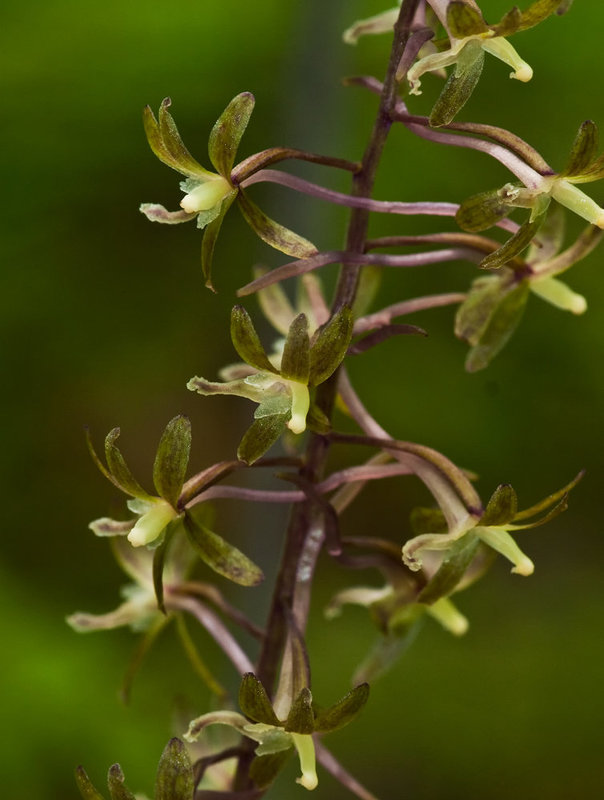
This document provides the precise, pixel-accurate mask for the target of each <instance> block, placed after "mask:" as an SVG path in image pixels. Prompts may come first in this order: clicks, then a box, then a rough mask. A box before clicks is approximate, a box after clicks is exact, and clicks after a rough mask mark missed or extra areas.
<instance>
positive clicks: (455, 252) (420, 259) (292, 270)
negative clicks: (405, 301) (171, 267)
mask: <svg viewBox="0 0 604 800" xmlns="http://www.w3.org/2000/svg"><path fill="white" fill-rule="evenodd" d="M482 257H483V256H482V255H481V254H479V253H478V252H477V251H476V250H474V249H473V248H470V247H449V248H444V249H443V250H429V251H428V252H426V253H410V254H409V255H387V254H383V253H350V252H346V251H345V250H330V251H328V252H326V253H317V255H316V256H311V257H310V258H299V259H297V260H296V261H288V263H287V264H283V265H282V266H280V267H275V269H273V270H271V271H270V272H265V273H264V275H261V276H260V277H259V278H256V279H255V280H253V281H251V282H250V283H247V284H246V285H245V286H242V287H241V289H239V290H238V291H237V296H238V297H245V296H246V295H248V294H253V293H254V292H257V291H258V290H259V289H264V288H266V287H267V286H271V285H272V284H273V283H277V282H279V281H284V280H285V279H286V278H293V277H296V276H297V275H303V274H304V273H305V272H310V271H311V270H314V269H319V267H324V266H326V265H327V264H338V263H342V264H362V265H363V266H366V265H368V264H375V265H376V266H378V267H423V266H425V265H426V264H439V263H441V262H443V261H466V260H467V261H472V262H474V263H478V262H479V261H480V260H481V259H482Z"/></svg>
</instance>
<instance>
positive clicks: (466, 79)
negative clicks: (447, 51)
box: [430, 39, 484, 128]
mask: <svg viewBox="0 0 604 800" xmlns="http://www.w3.org/2000/svg"><path fill="white" fill-rule="evenodd" d="M483 66H484V50H483V48H482V47H481V45H480V43H479V42H478V41H477V40H476V39H471V40H470V41H469V42H468V43H467V44H466V45H465V47H464V48H463V49H462V50H461V52H460V53H459V56H458V59H457V64H456V65H455V69H454V70H453V72H452V73H451V75H450V76H449V78H448V80H447V82H446V84H445V87H444V89H443V90H442V92H441V93H440V96H439V98H438V100H437V101H436V103H435V104H434V107H433V108H432V111H431V112H430V125H431V126H432V127H433V128H439V127H441V126H442V125H448V124H449V122H452V120H453V119H454V118H455V117H456V116H457V114H458V113H459V111H461V109H462V108H463V106H464V105H465V104H466V103H467V102H468V100H469V99H470V97H471V95H472V92H473V91H474V89H475V88H476V86H477V84H478V81H479V80H480V76H481V74H482V68H483Z"/></svg>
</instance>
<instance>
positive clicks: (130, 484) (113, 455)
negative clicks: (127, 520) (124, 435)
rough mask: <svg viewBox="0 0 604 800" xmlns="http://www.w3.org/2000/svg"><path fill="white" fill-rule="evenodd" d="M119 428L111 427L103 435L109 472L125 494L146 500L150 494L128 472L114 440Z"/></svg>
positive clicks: (118, 433)
mask: <svg viewBox="0 0 604 800" xmlns="http://www.w3.org/2000/svg"><path fill="white" fill-rule="evenodd" d="M119 435H120V429H119V428H113V430H111V431H109V433H108V434H107V436H106V437H105V458H106V459H107V466H108V467H109V472H110V473H111V474H112V475H113V477H114V478H115V482H116V484H117V485H118V486H119V487H120V489H121V490H122V491H123V492H125V493H126V494H129V495H132V497H138V498H140V499H141V500H148V499H149V497H150V495H149V494H148V492H146V491H145V490H144V489H143V488H142V486H141V485H140V484H139V482H138V481H137V480H136V479H135V478H134V476H133V475H132V473H131V472H130V468H129V467H128V465H127V464H126V461H125V459H124V456H123V455H122V454H121V452H120V450H119V449H118V447H117V445H116V444H115V442H116V441H117V439H118V438H119Z"/></svg>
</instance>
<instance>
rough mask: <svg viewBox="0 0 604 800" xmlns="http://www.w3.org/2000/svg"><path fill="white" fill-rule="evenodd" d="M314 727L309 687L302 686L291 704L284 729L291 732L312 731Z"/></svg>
mask: <svg viewBox="0 0 604 800" xmlns="http://www.w3.org/2000/svg"><path fill="white" fill-rule="evenodd" d="M314 729H315V715H314V713H313V710H312V694H311V693H310V689H308V688H304V689H302V691H301V692H300V693H299V694H298V696H297V697H296V699H295V700H294V702H293V703H292V705H291V708H290V710H289V714H288V715H287V721H286V722H285V730H286V731H292V732H293V733H313V731H314Z"/></svg>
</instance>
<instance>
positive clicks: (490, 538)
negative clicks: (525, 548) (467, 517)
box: [474, 526, 535, 576]
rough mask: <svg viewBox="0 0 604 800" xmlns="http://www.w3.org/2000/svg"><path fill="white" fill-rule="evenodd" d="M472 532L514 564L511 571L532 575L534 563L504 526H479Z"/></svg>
mask: <svg viewBox="0 0 604 800" xmlns="http://www.w3.org/2000/svg"><path fill="white" fill-rule="evenodd" d="M474 533H476V535H477V536H478V537H479V538H480V539H482V541H483V542H484V543H485V544H488V546H489V547H492V548H493V550H496V551H497V552H498V553H501V555H502V556H503V557H504V558H507V560H508V561H511V562H512V564H513V565H514V566H513V567H512V572H515V573H516V574H518V575H524V576H528V575H532V574H533V572H534V571H535V565H534V564H533V562H532V561H531V559H530V558H529V557H528V556H527V555H525V554H524V553H523V552H522V550H521V549H520V548H519V547H518V545H517V544H516V542H515V541H514V539H512V537H511V536H510V534H509V533H508V532H507V531H506V529H505V528H498V527H490V528H482V527H480V526H478V527H476V528H474Z"/></svg>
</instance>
